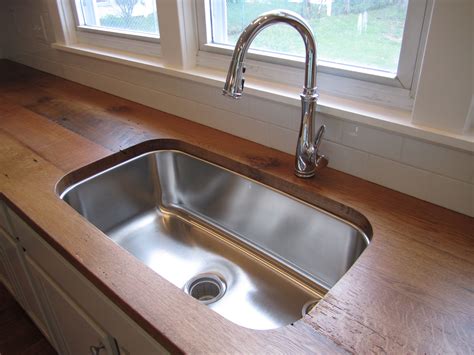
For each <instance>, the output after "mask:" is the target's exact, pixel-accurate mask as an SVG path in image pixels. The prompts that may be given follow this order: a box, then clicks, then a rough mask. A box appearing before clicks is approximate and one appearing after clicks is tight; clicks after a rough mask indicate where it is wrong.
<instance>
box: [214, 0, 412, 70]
mask: <svg viewBox="0 0 474 355" xmlns="http://www.w3.org/2000/svg"><path fill="white" fill-rule="evenodd" d="M212 3H213V4H212V6H211V7H210V8H211V11H212V10H214V9H216V10H217V9H219V10H220V13H219V12H218V13H217V14H211V16H212V18H216V17H217V18H219V17H220V18H221V21H212V29H211V33H212V43H217V44H223V45H231V46H234V45H235V43H236V41H237V39H238V37H239V35H240V34H241V33H242V31H243V30H244V28H245V26H247V24H249V23H250V21H252V20H253V19H254V18H256V17H257V16H258V15H260V14H261V13H263V12H266V11H270V10H273V9H275V8H280V7H284V8H285V9H288V10H291V11H294V12H296V13H298V14H300V15H302V16H303V18H305V20H306V21H307V22H308V23H309V24H310V25H311V27H312V29H313V31H314V33H315V37H316V40H317V43H318V55H319V59H320V60H321V61H325V62H331V63H336V64H342V65H348V66H353V67H360V68H367V69H374V70H380V71H386V72H390V73H396V72H397V66H398V59H399V57H400V50H401V45H402V37H403V29H404V25H405V20H406V13H407V7H408V0H366V1H357V0H352V1H351V0H342V1H338V0H293V1H291V0H290V1H284V2H283V1H278V0H273V1H265V2H246V1H241V0H240V1H239V0H234V1H229V0H228V1H225V2H224V1H223V0H212ZM219 10H218V11H219ZM253 48H255V49H260V50H266V51H270V52H275V53H282V54H289V55H297V56H298V55H299V56H303V55H304V44H303V42H302V41H301V39H300V38H299V35H298V33H296V31H294V30H293V29H292V28H290V27H288V26H285V25H278V26H272V27H270V28H268V29H267V30H266V31H264V32H262V33H261V34H260V35H259V36H257V38H256V39H255V41H254V43H253Z"/></svg>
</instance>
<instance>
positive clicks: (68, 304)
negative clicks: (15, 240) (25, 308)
mask: <svg viewBox="0 0 474 355" xmlns="http://www.w3.org/2000/svg"><path fill="white" fill-rule="evenodd" d="M30 268H31V272H32V274H33V277H34V278H35V279H36V280H37V281H39V283H40V284H41V287H42V292H43V294H44V296H45V302H46V304H47V306H48V308H49V310H50V311H49V313H50V317H51V321H52V323H53V324H54V327H55V328H56V329H55V331H54V333H55V335H56V339H57V343H58V346H59V348H60V353H61V354H72V355H75V354H78V355H79V354H81V355H82V354H90V353H91V347H92V346H93V347H96V348H97V351H98V353H99V354H100V355H107V354H109V355H116V354H117V352H116V351H115V352H114V348H113V347H114V346H115V344H114V343H111V342H110V337H108V336H107V335H106V333H105V332H104V331H103V330H102V329H101V328H100V327H99V326H98V325H97V324H96V323H95V322H94V321H93V320H92V319H90V318H89V316H88V315H87V314H86V313H85V312H84V311H83V310H82V309H81V308H80V307H79V306H78V305H77V304H76V303H75V302H74V301H72V300H71V298H70V297H69V296H68V295H66V294H65V293H64V292H63V291H62V290H61V288H60V287H59V286H58V285H57V284H56V283H55V282H54V281H53V280H51V279H50V277H49V276H47V275H46V274H45V273H44V272H43V270H41V269H40V268H39V267H38V266H37V265H36V264H35V263H34V262H32V263H31V267H30ZM112 340H113V339H112ZM101 347H102V349H100V351H99V348H101Z"/></svg>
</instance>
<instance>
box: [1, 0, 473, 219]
mask: <svg viewBox="0 0 474 355" xmlns="http://www.w3.org/2000/svg"><path fill="white" fill-rule="evenodd" d="M4 1H5V0H4ZM6 1H7V3H9V4H10V5H9V8H11V10H12V11H13V13H14V16H13V15H10V16H8V20H9V21H8V38H9V39H10V40H9V41H8V46H7V57H8V58H10V59H12V60H14V61H17V62H20V63H23V64H26V65H29V66H32V67H35V68H37V69H40V70H43V71H46V72H50V73H52V74H55V75H58V76H61V77H64V78H66V79H69V80H73V81H76V82H79V83H82V84H85V85H88V86H91V87H94V88H97V89H100V90H103V91H106V92H109V93H112V94H115V95H118V96H122V97H125V98H128V99H130V100H133V101H136V102H140V103H142V104H145V105H148V106H150V107H154V108H157V109H159V110H162V111H165V112H169V113H172V114H175V115H178V116H181V117H184V118H187V119H190V120H192V121H196V122H199V123H202V124H205V125H208V126H211V127H214V128H216V129H219V130H222V131H225V132H229V133H232V134H234V135H237V136H240V137H243V138H247V139H250V140H252V141H255V142H258V143H261V144H264V145H266V146H269V147H273V148H276V149H279V150H281V151H284V152H287V153H290V154H293V153H294V150H295V145H296V139H297V130H298V125H299V122H298V121H299V115H300V113H299V108H298V107H296V106H293V105H290V104H286V103H282V102H277V101H269V100H265V99H262V98H259V97H256V96H252V95H249V94H248V93H247V95H245V96H244V97H243V98H242V99H241V100H240V101H235V100H229V99H226V98H225V97H222V96H221V95H220V88H218V87H216V86H213V85H210V84H204V83H200V82H193V81H189V80H184V79H180V78H177V77H172V76H168V75H164V74H160V73H157V72H149V71H146V70H142V69H138V68H132V67H128V66H125V65H122V64H118V63H111V62H106V61H104V60H100V59H94V58H89V57H85V56H82V55H78V54H71V53H66V52H62V51H57V50H54V49H52V48H51V46H50V43H52V42H54V41H55V39H54V30H53V24H52V21H51V18H53V19H54V17H52V16H51V13H50V10H49V9H48V5H49V6H50V5H51V4H52V3H53V0H42V1H40V0H6ZM446 1H448V0H446ZM449 1H451V0H449ZM453 1H458V0H453ZM459 1H461V0H459ZM462 1H464V0H462ZM440 3H441V4H442V5H443V6H442V7H441V8H440V11H441V10H443V11H444V10H445V7H444V6H445V5H446V4H443V1H440ZM458 15H459V16H460V17H461V18H462V19H464V14H463V13H461V12H459V13H458ZM452 21H454V19H452ZM452 21H450V23H451V22H452ZM463 21H464V20H463ZM38 24H40V26H41V24H44V28H41V31H39V29H38V27H37V26H38ZM436 26H441V29H442V28H443V25H442V23H438V24H437V25H436ZM445 30H447V31H450V30H451V29H450V28H449V27H447V28H446V29H445ZM434 39H436V38H434ZM434 39H433V38H432V41H434ZM430 43H431V42H430ZM455 49H456V50H460V51H461V53H453V52H451V53H450V54H449V55H450V56H452V55H461V54H463V53H465V50H464V47H463V46H455ZM441 52H442V51H441ZM430 53H431V50H429V49H428V48H427V51H426V57H425V62H426V63H431V64H430V67H431V70H435V69H437V66H436V65H435V64H436V63H434V64H433V61H432V58H429V56H430V55H431V54H430ZM436 53H438V52H436ZM469 67H470V68H471V70H472V63H471V64H470V66H469ZM427 68H428V67H426V68H424V70H423V74H422V77H421V79H422V80H421V81H420V85H422V86H423V85H425V86H426V84H425V83H424V82H422V81H424V80H425V79H426V80H430V79H431V76H432V75H434V74H429V73H430V70H428V69H427ZM448 69H449V70H448V72H450V71H451V70H454V71H455V70H456V69H458V68H452V67H451V68H448ZM456 75H457V73H454V74H453V76H452V77H451V76H450V75H446V76H445V78H444V79H445V81H447V85H448V86H450V87H452V85H453V84H452V81H453V80H454V79H455V80H458V79H457V77H456ZM468 76H469V77H472V73H469V74H468ZM420 90H422V89H420ZM464 90H467V89H466V88H464V89H463V92H462V93H461V94H462V95H463V97H464V95H465V92H464ZM471 90H472V89H471ZM422 92H423V93H422V95H424V97H423V98H417V102H418V103H419V102H420V100H421V102H425V107H426V106H428V105H427V103H429V102H430V101H433V100H435V99H436V97H435V95H434V94H432V95H433V96H430V93H429V92H430V90H427V89H426V88H425V89H423V90H422ZM470 96H471V92H470V93H469V97H470ZM448 97H451V96H448ZM454 100H457V98H455V99H454ZM463 100H465V99H463ZM456 102H458V101H453V102H448V103H447V104H448V106H449V105H453V104H455V103H456ZM420 107H421V106H420ZM420 110H421V111H420ZM463 110H464V111H463V112H464V113H463V114H464V118H465V117H466V114H467V110H466V108H463ZM386 112H387V114H388V115H389V114H390V110H387V111H386ZM422 112H427V111H426V109H423V110H422V109H421V108H417V109H416V110H415V116H417V117H416V118H417V119H418V115H420V116H419V117H420V120H421V119H422V116H421V115H422ZM456 112H457V111H456ZM449 113H450V114H451V111H449ZM456 114H459V115H462V113H461V110H460V111H459V113H456ZM409 116H410V114H407V117H406V119H410V117H409ZM318 118H319V119H321V120H322V121H323V122H324V123H325V124H327V127H328V130H327V134H326V139H325V140H324V142H323V144H322V147H321V150H322V152H323V153H324V154H326V155H327V156H328V157H329V159H330V166H331V167H333V168H335V169H338V170H341V171H344V172H346V173H349V174H351V175H354V176H358V177H361V178H363V179H366V180H369V181H373V182H375V183H378V184H381V185H384V186H387V187H389V188H392V189H395V190H397V191H401V192H404V193H407V194H409V195H412V196H415V197H418V198H420V199H423V200H426V201H430V202H432V203H435V204H438V205H441V206H444V207H447V208H450V209H453V210H455V211H458V212H461V213H464V214H468V215H474V154H473V152H472V151H466V150H464V151H463V150H459V149H453V148H449V147H447V146H443V145H441V144H436V143H432V142H431V143H430V142H427V141H423V140H421V139H418V138H416V137H410V136H407V135H404V134H401V133H395V132H393V131H390V130H384V129H380V128H375V127H370V126H368V125H364V124H360V123H355V122H352V121H350V120H348V119H346V118H343V117H334V116H329V115H323V114H319V115H318ZM455 122H456V123H457V122H458V121H455ZM459 122H460V121H459ZM471 146H472V145H471Z"/></svg>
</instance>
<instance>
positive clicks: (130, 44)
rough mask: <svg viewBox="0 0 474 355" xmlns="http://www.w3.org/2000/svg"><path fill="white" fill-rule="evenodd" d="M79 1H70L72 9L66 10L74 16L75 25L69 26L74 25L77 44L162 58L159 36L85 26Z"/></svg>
mask: <svg viewBox="0 0 474 355" xmlns="http://www.w3.org/2000/svg"><path fill="white" fill-rule="evenodd" d="M79 1H82V0H70V1H69V5H70V8H69V10H66V11H69V12H70V13H71V15H72V16H69V18H70V20H72V21H73V24H69V26H71V25H72V26H73V27H74V29H75V33H74V42H75V43H79V44H85V45H91V46H97V47H102V48H110V49H113V50H120V51H126V52H132V53H136V54H140V55H147V56H156V57H159V56H161V46H160V36H159V35H152V34H146V33H134V32H131V31H124V30H120V29H108V28H100V27H93V26H87V25H85V20H84V19H83V18H82V16H80V12H79V11H78V10H79V9H78V4H77V3H78V2H79ZM91 1H92V0H91ZM155 1H156V0H155ZM66 6H67V4H66ZM71 17H72V18H71Z"/></svg>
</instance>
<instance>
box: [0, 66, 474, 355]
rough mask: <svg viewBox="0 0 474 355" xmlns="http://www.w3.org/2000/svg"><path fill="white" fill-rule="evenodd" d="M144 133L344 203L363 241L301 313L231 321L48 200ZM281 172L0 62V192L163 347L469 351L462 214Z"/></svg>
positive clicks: (276, 158)
mask: <svg viewBox="0 0 474 355" xmlns="http://www.w3.org/2000/svg"><path fill="white" fill-rule="evenodd" d="M216 94H217V93H216ZM145 141H152V142H153V143H150V144H156V145H159V144H164V143H163V142H174V144H177V145H179V144H180V142H185V144H186V145H189V146H193V147H195V149H197V150H199V151H205V152H208V153H205V154H210V156H214V155H215V156H223V157H226V158H225V159H226V162H227V163H226V164H231V166H234V165H232V164H235V166H238V169H240V171H242V172H244V173H246V174H247V175H250V176H251V177H253V178H255V179H257V180H260V181H263V182H265V183H268V184H270V185H273V186H277V187H280V188H282V189H284V190H286V191H290V192H294V193H295V194H296V195H301V196H302V195H304V196H307V198H308V199H309V200H311V201H313V200H314V201H318V203H319V204H321V205H322V206H323V207H324V208H327V209H328V210H333V209H336V210H337V209H339V211H340V213H342V214H351V211H352V210H350V209H345V210H344V208H342V207H341V206H342V205H341V204H344V205H346V206H349V207H351V209H354V210H355V211H358V212H359V213H361V214H362V215H363V216H365V217H366V218H367V220H368V221H369V222H370V224H371V226H372V228H373V240H372V243H371V244H370V246H369V247H368V248H367V250H366V251H365V252H364V253H363V254H362V255H361V257H360V258H359V259H358V260H357V262H356V263H355V264H354V266H353V267H352V268H351V269H350V270H349V271H348V272H347V273H346V275H344V277H343V278H342V279H341V280H340V281H339V282H338V283H337V284H336V285H335V286H334V287H333V288H332V289H331V290H330V291H329V293H328V294H327V295H326V297H325V298H324V299H323V300H322V301H320V302H319V304H318V305H317V306H316V308H315V309H314V310H312V311H311V313H310V314H309V315H308V316H306V317H305V318H303V319H302V320H300V321H297V322H295V323H294V324H293V325H289V326H287V327H283V328H280V329H276V330H269V331H254V330H250V329H246V328H242V327H239V326H237V325H235V324H233V323H231V322H229V321H227V320H226V319H224V318H222V317H221V316H219V315H218V314H217V313H215V312H213V311H212V310H210V309H208V308H207V307H205V306H203V305H201V304H199V302H197V301H195V300H193V299H191V298H190V297H188V296H187V295H184V294H183V293H182V292H181V291H180V290H179V289H178V288H176V287H175V286H173V285H171V284H170V283H169V282H167V281H166V280H164V279H163V278H161V277H160V276H159V275H157V274H156V273H155V272H153V271H152V270H151V269H149V268H147V267H146V266H145V265H143V264H142V263H141V262H139V261H138V260H137V259H135V258H134V257H133V256H131V255H130V254H128V252H126V251H125V250H124V249H122V248H120V247H119V246H118V245H116V244H115V243H113V242H112V241H111V240H109V239H108V238H107V237H106V236H105V235H103V234H102V233H101V232H100V231H99V230H98V229H96V228H95V227H94V226H92V225H90V224H89V223H87V222H86V221H85V220H84V219H83V218H82V217H81V216H80V215H79V214H77V213H76V212H75V211H74V210H73V209H72V208H70V207H69V206H67V205H66V204H65V203H64V202H63V201H61V200H59V198H58V197H57V196H56V194H55V185H56V183H57V182H58V181H59V180H60V179H61V178H62V177H63V176H64V175H65V174H66V173H68V172H70V171H74V170H77V169H79V168H81V167H83V166H85V165H88V164H90V163H92V162H95V161H97V160H99V159H102V158H104V157H107V156H109V155H111V154H113V153H117V152H122V151H124V153H123V154H127V152H128V151H129V150H128V148H130V147H132V146H134V145H136V144H138V143H142V142H145ZM143 144H147V143H143ZM183 144H184V143H183ZM203 154H204V153H203ZM232 162H234V163H232ZM292 171H293V157H292V156H290V155H288V154H284V153H281V152H278V151H276V150H274V149H270V148H266V147H264V146H261V145H259V144H256V143H253V142H249V141H246V140H244V139H241V138H237V137H235V136H232V135H229V134H226V133H223V132H220V131H217V130H214V129H212V128H209V127H205V126H202V125H199V124H197V123H193V122H190V121H187V120H185V119H182V118H179V117H176V116H173V115H170V114H166V113H163V112H160V111H157V110H154V109H151V108H148V107H145V106H142V105H139V104H136V103H133V102H130V101H127V100H125V99H121V98H118V97H115V96H112V95H109V94H106V93H103V92H100V91H97V90H94V89H91V88H87V87H85V86H82V85H79V84H76V83H73V82H70V81H67V80H64V79H61V78H58V77H55V76H52V75H49V74H45V73H43V72H40V71H37V70H34V69H31V68H28V67H25V66H22V65H19V64H15V63H12V62H9V61H5V60H2V61H0V192H1V194H3V196H4V198H5V199H6V200H7V201H8V202H9V203H10V204H11V205H14V206H15V209H16V210H17V211H21V214H22V215H23V216H25V217H27V218H28V219H29V220H30V222H31V223H33V224H34V226H35V228H36V229H37V230H38V231H39V232H40V234H41V235H42V237H43V238H44V239H45V240H46V241H47V242H48V243H49V244H50V245H51V246H53V247H54V248H55V249H56V250H57V251H58V252H59V253H60V254H61V255H63V256H64V257H65V258H66V259H67V260H68V261H69V262H71V263H72V264H73V265H74V266H75V267H76V268H77V269H78V270H79V271H80V272H81V273H82V274H84V275H85V276H86V277H87V278H88V279H89V280H90V281H91V282H92V283H94V285H95V286H96V287H98V288H99V289H100V290H101V291H102V292H104V294H106V295H107V296H108V297H109V298H110V299H111V300H112V301H113V302H115V303H116V304H117V305H118V306H119V307H120V308H121V309H122V310H123V311H125V312H126V313H127V314H128V315H129V316H130V317H131V318H132V319H134V320H135V321H136V322H137V323H138V324H140V326H142V327H143V328H144V329H145V330H146V331H147V332H148V333H149V334H150V335H151V336H153V337H154V338H155V339H156V340H157V341H159V342H160V343H162V344H163V345H164V346H166V347H167V348H168V349H169V350H171V351H174V352H191V353H196V352H207V353H209V352H244V353H256V352H262V351H265V352H272V353H274V352H286V353H287V352H294V353H302V352H313V353H314V352H319V353H335V352H355V353H368V352H377V353H379V352H389V353H397V354H399V353H408V352H416V353H470V352H473V351H474V219H473V218H470V217H468V216H465V215H462V214H459V213H456V212H453V211H450V210H447V209H445V208H442V207H438V206H435V205H433V204H430V203H427V202H424V201H421V200H418V199H416V198H413V197H410V196H407V195H404V194H401V193H398V192H395V191H393V190H390V189H387V188H384V187H381V186H379V185H376V184H373V183H370V182H367V181H364V180H361V179H358V178H355V177H352V176H350V175H347V174H344V173H341V172H338V171H336V170H333V169H329V168H326V169H324V170H323V171H321V172H320V174H319V175H318V176H317V177H315V178H314V179H310V180H302V179H298V178H296V177H295V176H293V173H292ZM415 183H416V182H415ZM333 212H334V211H333ZM361 223H364V222H363V221H362V222H361ZM183 310H184V311H183Z"/></svg>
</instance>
